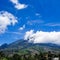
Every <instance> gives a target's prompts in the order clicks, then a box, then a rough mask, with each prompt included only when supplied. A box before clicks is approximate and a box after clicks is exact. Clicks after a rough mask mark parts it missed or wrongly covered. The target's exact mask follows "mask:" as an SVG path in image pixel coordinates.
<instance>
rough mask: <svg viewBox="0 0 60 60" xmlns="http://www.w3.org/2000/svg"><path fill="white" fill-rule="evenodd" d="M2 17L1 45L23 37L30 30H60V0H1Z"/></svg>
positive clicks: (0, 29) (0, 26)
mask: <svg viewBox="0 0 60 60" xmlns="http://www.w3.org/2000/svg"><path fill="white" fill-rule="evenodd" d="M9 14H10V15H12V16H14V17H12V16H11V17H12V18H11V19H10V17H8V16H9ZM4 16H5V17H6V18H7V19H6V18H5V17H4ZM0 18H1V19H0V20H1V21H2V20H3V21H2V22H3V23H0V45H1V44H3V43H11V42H13V41H16V40H19V39H22V38H23V37H24V34H25V33H26V32H27V31H29V30H34V31H45V32H50V31H57V32H59V31H60V0H0ZM2 18H5V19H2ZM14 19H15V20H14ZM10 20H11V22H9V21H10ZM1 21H0V22H1ZM7 21H8V22H7ZM2 26H3V27H2Z"/></svg>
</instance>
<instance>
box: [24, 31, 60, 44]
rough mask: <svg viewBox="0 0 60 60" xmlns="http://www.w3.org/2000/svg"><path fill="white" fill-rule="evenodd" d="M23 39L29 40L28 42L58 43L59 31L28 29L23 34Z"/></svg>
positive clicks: (59, 38)
mask: <svg viewBox="0 0 60 60" xmlns="http://www.w3.org/2000/svg"><path fill="white" fill-rule="evenodd" d="M24 39H25V40H29V42H33V43H53V44H60V32H56V31H52V32H44V31H36V32H34V30H30V31H27V32H26V34H25V36H24Z"/></svg>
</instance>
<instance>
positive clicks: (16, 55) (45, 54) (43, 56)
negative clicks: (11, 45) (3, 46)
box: [0, 51, 60, 60]
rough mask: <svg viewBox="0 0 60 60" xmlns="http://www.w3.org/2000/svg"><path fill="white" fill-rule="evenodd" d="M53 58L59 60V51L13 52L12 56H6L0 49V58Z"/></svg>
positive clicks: (11, 59) (25, 59)
mask: <svg viewBox="0 0 60 60" xmlns="http://www.w3.org/2000/svg"><path fill="white" fill-rule="evenodd" d="M53 58H58V60H60V53H58V54H53V53H51V52H50V51H49V52H47V53H41V52H40V53H39V54H37V53H35V54H24V55H19V54H13V55H12V56H6V55H5V54H4V53H3V52H2V51H0V60H53Z"/></svg>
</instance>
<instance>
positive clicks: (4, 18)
mask: <svg viewBox="0 0 60 60" xmlns="http://www.w3.org/2000/svg"><path fill="white" fill-rule="evenodd" d="M16 19H17V18H16V17H15V16H14V15H13V14H11V13H9V12H7V11H1V12H0V33H4V32H5V30H6V29H8V28H7V27H8V26H9V25H15V24H16V23H18V21H17V20H16Z"/></svg>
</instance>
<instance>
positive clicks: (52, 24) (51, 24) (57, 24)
mask: <svg viewBox="0 0 60 60" xmlns="http://www.w3.org/2000/svg"><path fill="white" fill-rule="evenodd" d="M45 26H52V27H54V26H60V23H47V24H45Z"/></svg>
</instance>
